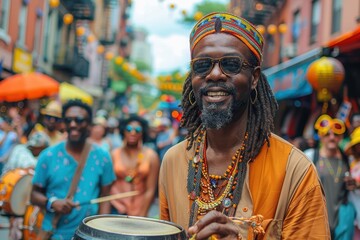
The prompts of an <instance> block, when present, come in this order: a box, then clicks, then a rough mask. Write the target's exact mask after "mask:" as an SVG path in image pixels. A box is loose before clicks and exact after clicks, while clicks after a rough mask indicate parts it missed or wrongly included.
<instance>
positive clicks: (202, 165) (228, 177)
mask: <svg viewBox="0 0 360 240" xmlns="http://www.w3.org/2000/svg"><path fill="white" fill-rule="evenodd" d="M247 139H248V133H246V134H245V137H244V141H243V143H242V144H241V146H240V148H239V149H238V150H236V152H235V154H234V156H233V157H232V160H231V163H230V165H229V166H228V167H227V169H226V171H225V173H224V174H223V175H222V176H220V175H212V174H209V173H208V164H207V160H206V133H205V131H204V130H203V129H202V130H201V131H200V134H199V136H198V138H197V142H196V144H197V146H196V149H195V156H194V158H193V159H192V160H190V161H189V171H188V185H187V187H188V193H189V195H188V197H189V199H190V200H193V204H192V206H191V212H190V221H189V223H190V226H191V225H192V224H193V223H194V221H195V219H196V218H197V216H199V215H200V216H201V215H205V214H206V213H207V212H209V211H211V210H213V209H216V210H219V211H220V209H221V208H222V212H223V213H224V214H226V215H231V214H234V213H235V210H236V207H237V204H236V203H237V202H238V201H239V200H240V196H236V197H235V198H234V191H236V190H238V189H237V187H236V186H237V184H238V180H239V179H241V177H240V174H239V166H240V164H241V169H240V172H241V173H243V172H244V166H243V164H242V163H243V156H244V153H245V146H246V142H247ZM214 180H215V181H216V183H215V182H214ZM218 180H223V183H222V184H220V185H218V184H217V182H218ZM242 183H243V182H241V184H242ZM241 186H242V185H241ZM223 188H224V190H223V191H222V193H221V190H222V189H223ZM215 191H217V193H215ZM220 193H221V194H220ZM236 193H237V195H239V193H238V191H236ZM231 208H233V209H232V210H231Z"/></svg>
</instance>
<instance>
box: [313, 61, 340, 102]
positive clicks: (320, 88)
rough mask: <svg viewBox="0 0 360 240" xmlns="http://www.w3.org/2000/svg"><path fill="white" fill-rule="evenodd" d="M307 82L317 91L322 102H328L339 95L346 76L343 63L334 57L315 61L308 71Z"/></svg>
mask: <svg viewBox="0 0 360 240" xmlns="http://www.w3.org/2000/svg"><path fill="white" fill-rule="evenodd" d="M306 74H307V80H308V81H309V83H310V84H311V86H312V87H313V89H314V90H315V91H317V98H318V100H319V101H320V102H328V101H329V100H330V99H331V98H332V95H333V94H336V93H338V91H339V89H340V87H341V85H342V82H343V80H344V76H345V70H344V67H343V65H342V63H341V62H340V61H339V60H337V59H335V58H332V57H322V58H320V59H318V60H316V61H314V62H313V63H312V64H311V65H310V66H309V68H308V70H307V73H306Z"/></svg>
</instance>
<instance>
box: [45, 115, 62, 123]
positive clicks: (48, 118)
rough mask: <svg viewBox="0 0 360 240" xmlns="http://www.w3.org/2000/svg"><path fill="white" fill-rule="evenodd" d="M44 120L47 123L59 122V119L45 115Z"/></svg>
mask: <svg viewBox="0 0 360 240" xmlns="http://www.w3.org/2000/svg"><path fill="white" fill-rule="evenodd" d="M45 119H46V120H48V121H51V120H54V121H55V122H61V118H58V117H54V116H50V115H45Z"/></svg>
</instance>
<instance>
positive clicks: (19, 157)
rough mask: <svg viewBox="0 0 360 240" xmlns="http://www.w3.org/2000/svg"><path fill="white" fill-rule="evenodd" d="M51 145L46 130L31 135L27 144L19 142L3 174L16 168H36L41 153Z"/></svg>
mask: <svg viewBox="0 0 360 240" xmlns="http://www.w3.org/2000/svg"><path fill="white" fill-rule="evenodd" d="M49 145H50V139H49V137H48V136H47V135H46V133H44V132H35V133H33V134H32V135H30V137H29V140H28V141H27V143H25V144H18V145H16V146H15V147H14V149H13V150H12V151H11V153H10V156H9V159H8V161H7V162H6V164H5V165H4V168H3V171H2V174H5V173H6V172H8V171H10V170H12V169H15V168H34V167H35V165H36V163H37V157H38V156H39V154H40V153H41V152H42V150H44V149H45V148H47V147H48V146H49Z"/></svg>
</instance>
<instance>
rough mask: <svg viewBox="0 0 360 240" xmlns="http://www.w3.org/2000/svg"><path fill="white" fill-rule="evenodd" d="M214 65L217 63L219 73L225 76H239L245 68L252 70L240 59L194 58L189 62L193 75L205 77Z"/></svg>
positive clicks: (231, 57) (227, 57)
mask: <svg viewBox="0 0 360 240" xmlns="http://www.w3.org/2000/svg"><path fill="white" fill-rule="evenodd" d="M215 63H219V66H220V69H221V71H222V72H223V73H224V74H225V75H227V76H231V75H236V74H239V73H240V72H241V69H242V68H243V67H245V66H246V67H251V68H254V66H252V65H250V64H249V63H248V62H246V61H245V60H244V59H242V58H241V57H237V56H226V57H221V58H209V57H203V58H194V59H193V60H191V69H192V71H193V73H194V74H195V75H198V76H206V75H208V74H209V73H210V72H211V70H212V69H213V68H214V65H215Z"/></svg>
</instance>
